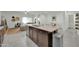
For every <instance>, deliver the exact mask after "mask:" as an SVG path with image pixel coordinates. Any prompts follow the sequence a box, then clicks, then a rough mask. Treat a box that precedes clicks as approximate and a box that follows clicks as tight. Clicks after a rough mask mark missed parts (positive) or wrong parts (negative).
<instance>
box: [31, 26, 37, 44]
mask: <svg viewBox="0 0 79 59" xmlns="http://www.w3.org/2000/svg"><path fill="white" fill-rule="evenodd" d="M32 30H33V32H32V33H33V35H32V39H33V41H34V42H35V43H36V44H37V33H38V32H37V29H34V28H33V29H32Z"/></svg>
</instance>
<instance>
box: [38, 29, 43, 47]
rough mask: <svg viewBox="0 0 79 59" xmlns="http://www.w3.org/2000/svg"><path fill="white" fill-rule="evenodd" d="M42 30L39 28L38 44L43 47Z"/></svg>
mask: <svg viewBox="0 0 79 59" xmlns="http://www.w3.org/2000/svg"><path fill="white" fill-rule="evenodd" d="M42 37H43V36H42V31H40V30H38V43H37V44H38V46H40V47H42Z"/></svg>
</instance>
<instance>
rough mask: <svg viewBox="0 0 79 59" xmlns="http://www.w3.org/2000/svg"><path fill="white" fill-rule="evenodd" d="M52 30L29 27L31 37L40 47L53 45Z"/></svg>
mask: <svg viewBox="0 0 79 59" xmlns="http://www.w3.org/2000/svg"><path fill="white" fill-rule="evenodd" d="M52 35H53V34H52V32H47V31H44V30H40V29H37V28H34V27H29V37H30V38H31V39H32V41H34V42H35V43H36V44H37V45H38V46H39V47H52V46H53V44H52V40H53V38H52Z"/></svg>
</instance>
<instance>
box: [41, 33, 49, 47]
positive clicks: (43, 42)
mask: <svg viewBox="0 0 79 59" xmlns="http://www.w3.org/2000/svg"><path fill="white" fill-rule="evenodd" d="M42 36H43V37H42V46H43V47H48V33H47V32H42Z"/></svg>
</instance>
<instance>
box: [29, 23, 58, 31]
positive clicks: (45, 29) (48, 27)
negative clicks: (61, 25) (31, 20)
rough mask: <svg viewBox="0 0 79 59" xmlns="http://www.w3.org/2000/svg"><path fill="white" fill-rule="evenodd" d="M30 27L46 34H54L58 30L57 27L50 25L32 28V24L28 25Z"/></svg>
mask: <svg viewBox="0 0 79 59" xmlns="http://www.w3.org/2000/svg"><path fill="white" fill-rule="evenodd" d="M28 26H30V27H34V28H37V29H40V30H43V31H47V32H54V31H56V30H58V27H57V26H52V25H44V26H34V25H32V24H30V25H28Z"/></svg>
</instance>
